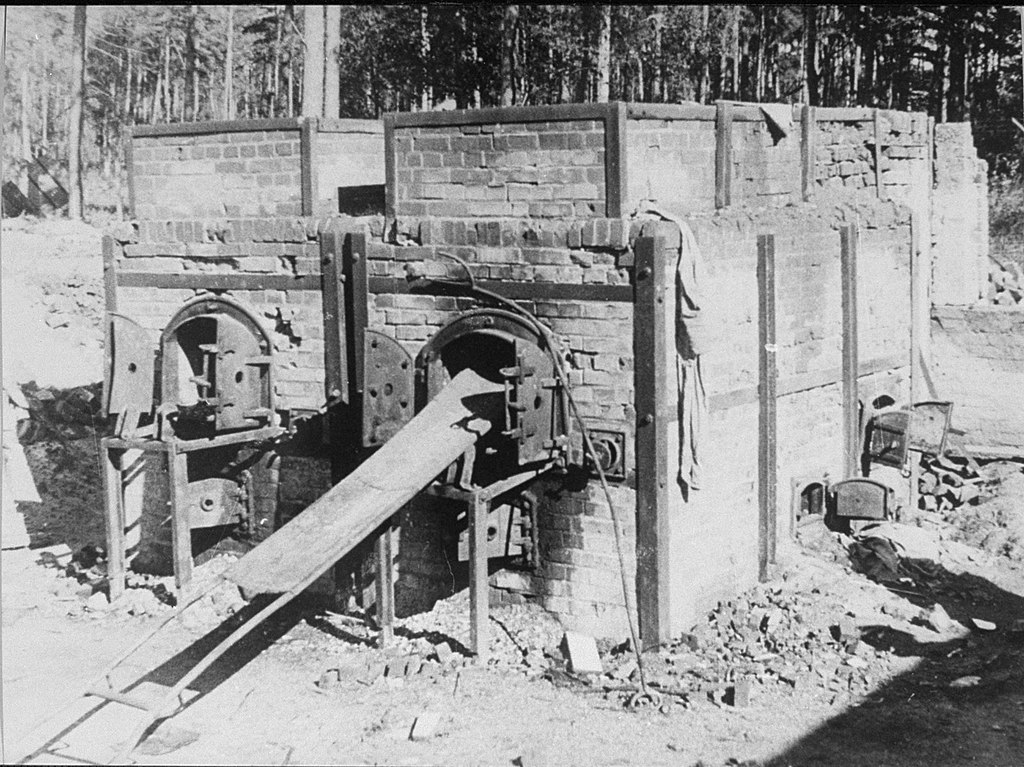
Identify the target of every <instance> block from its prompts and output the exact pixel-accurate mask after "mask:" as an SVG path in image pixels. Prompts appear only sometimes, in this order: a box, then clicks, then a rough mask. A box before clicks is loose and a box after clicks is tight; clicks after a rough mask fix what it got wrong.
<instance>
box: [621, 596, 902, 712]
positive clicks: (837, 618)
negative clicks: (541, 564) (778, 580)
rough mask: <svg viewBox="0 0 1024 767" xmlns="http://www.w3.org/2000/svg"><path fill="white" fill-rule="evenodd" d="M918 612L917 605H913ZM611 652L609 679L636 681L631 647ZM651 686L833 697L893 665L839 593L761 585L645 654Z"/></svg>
mask: <svg viewBox="0 0 1024 767" xmlns="http://www.w3.org/2000/svg"><path fill="white" fill-rule="evenodd" d="M915 614H916V611H915ZM624 649H625V648H619V652H618V653H616V654H613V655H612V657H610V658H609V661H610V665H612V666H613V668H612V671H611V672H610V673H609V674H608V675H607V676H608V677H609V678H610V679H612V680H630V681H633V682H636V681H638V680H639V671H638V669H637V667H636V661H635V660H634V659H633V656H632V655H631V654H628V653H625V652H623V650H624ZM643 662H644V668H645V673H646V677H647V680H648V683H649V684H650V686H651V687H652V688H654V689H657V690H659V691H661V692H664V693H669V694H673V695H676V696H678V697H681V698H683V699H684V700H685V701H686V703H687V704H694V703H700V702H706V701H711V702H714V703H726V704H731V705H736V706H743V705H747V704H748V703H749V701H750V698H751V696H752V695H753V696H758V695H763V694H764V693H765V691H767V690H772V691H775V692H782V693H783V694H785V693H787V692H789V693H792V692H794V691H800V692H801V693H804V692H807V691H809V692H810V693H811V694H812V695H814V696H815V697H819V698H823V699H824V702H826V703H829V704H831V703H832V702H834V701H835V700H836V699H837V698H839V697H841V696H845V695H849V694H852V695H859V694H865V693H867V692H868V691H869V690H870V689H871V687H872V684H873V681H875V680H877V679H878V678H879V676H880V675H883V676H884V675H885V674H886V672H887V671H888V666H889V658H888V653H886V652H884V651H882V652H879V651H877V650H876V649H875V648H874V647H872V646H871V645H870V644H868V643H866V642H864V641H863V640H862V637H861V630H860V628H859V627H858V623H857V620H856V619H855V616H854V615H852V614H851V612H850V611H849V609H848V607H847V605H846V604H844V602H843V600H842V599H841V598H840V597H839V596H838V595H836V594H823V593H821V592H820V591H819V590H817V589H811V590H806V591H800V590H795V589H793V588H791V587H788V586H786V585H777V586H765V585H762V586H758V587H757V588H755V589H753V590H752V591H750V592H748V593H747V594H746V595H745V596H743V597H742V598H740V599H736V600H732V601H728V602H723V603H721V604H719V606H718V608H717V609H716V610H714V611H713V612H712V613H711V614H710V615H709V616H708V618H707V620H706V621H704V622H701V623H700V624H698V625H697V626H696V627H695V628H694V629H693V630H692V631H691V632H690V633H688V634H684V635H683V636H682V637H681V638H680V639H679V640H678V641H677V642H675V643H674V644H672V645H671V646H669V647H667V648H664V649H663V650H662V651H661V652H658V653H645V654H644V655H643Z"/></svg>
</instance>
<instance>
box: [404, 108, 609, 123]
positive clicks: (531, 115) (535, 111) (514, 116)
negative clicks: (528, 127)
mask: <svg viewBox="0 0 1024 767" xmlns="http://www.w3.org/2000/svg"><path fill="white" fill-rule="evenodd" d="M607 113H608V104H552V105H545V106H535V107H488V108H487V109H455V110H451V111H448V112H394V113H392V114H393V115H394V122H395V127H397V128H413V127H418V126H427V125H483V124H485V123H528V122H534V123H536V122H562V121H568V120H604V118H605V115H606V114H607Z"/></svg>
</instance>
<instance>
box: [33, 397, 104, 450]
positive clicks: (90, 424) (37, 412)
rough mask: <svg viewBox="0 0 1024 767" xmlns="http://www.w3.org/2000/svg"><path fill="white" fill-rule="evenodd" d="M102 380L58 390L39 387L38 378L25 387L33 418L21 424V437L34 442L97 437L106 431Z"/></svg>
mask: <svg viewBox="0 0 1024 767" xmlns="http://www.w3.org/2000/svg"><path fill="white" fill-rule="evenodd" d="M102 388H103V384H102V383H99V382H97V383H94V384H91V385H89V386H76V387H74V388H71V389H58V388H55V387H52V386H43V387H40V386H37V385H36V383H35V382H34V381H30V382H28V383H27V384H24V385H23V386H21V391H22V393H23V394H24V395H25V399H26V400H27V402H28V410H29V417H28V418H26V419H23V420H21V421H19V423H18V439H19V441H20V442H21V443H22V444H24V445H28V444H32V443H34V442H39V441H41V440H44V439H55V440H58V441H61V442H66V441H67V440H75V439H84V438H86V437H93V436H95V435H96V433H97V432H98V431H100V430H102V427H103V415H102V413H101V410H102V402H103V396H102Z"/></svg>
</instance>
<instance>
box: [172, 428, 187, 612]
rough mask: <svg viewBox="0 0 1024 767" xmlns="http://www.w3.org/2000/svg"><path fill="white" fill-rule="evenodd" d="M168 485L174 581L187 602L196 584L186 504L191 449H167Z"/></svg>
mask: <svg viewBox="0 0 1024 767" xmlns="http://www.w3.org/2000/svg"><path fill="white" fill-rule="evenodd" d="M167 489H168V493H167V503H168V506H169V507H170V510H171V531H172V536H173V538H172V540H173V544H174V585H175V586H176V587H177V589H178V604H184V603H185V602H186V601H188V593H187V592H188V590H189V588H190V587H191V584H192V525H191V520H190V519H189V514H188V507H187V504H186V499H187V498H188V453H179V452H178V451H177V450H176V449H173V448H172V449H171V450H169V451H168V452H167Z"/></svg>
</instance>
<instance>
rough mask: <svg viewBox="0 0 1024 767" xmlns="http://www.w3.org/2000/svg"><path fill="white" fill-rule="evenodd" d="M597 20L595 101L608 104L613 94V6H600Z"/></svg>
mask: <svg viewBox="0 0 1024 767" xmlns="http://www.w3.org/2000/svg"><path fill="white" fill-rule="evenodd" d="M598 8H599V9H600V10H599V11H598V13H599V14H600V15H599V16H598V21H597V92H596V94H595V101H597V103H599V104H607V103H608V100H609V97H610V96H611V73H612V7H611V6H610V5H601V6H598Z"/></svg>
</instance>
